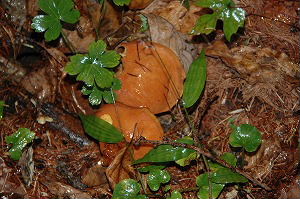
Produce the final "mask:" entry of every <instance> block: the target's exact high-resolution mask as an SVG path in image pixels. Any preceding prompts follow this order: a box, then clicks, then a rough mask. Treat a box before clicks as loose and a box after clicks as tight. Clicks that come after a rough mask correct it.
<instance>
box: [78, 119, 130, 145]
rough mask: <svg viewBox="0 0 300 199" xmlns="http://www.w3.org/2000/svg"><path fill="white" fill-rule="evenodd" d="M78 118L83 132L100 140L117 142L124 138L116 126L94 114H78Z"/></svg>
mask: <svg viewBox="0 0 300 199" xmlns="http://www.w3.org/2000/svg"><path fill="white" fill-rule="evenodd" d="M80 119H81V121H82V123H83V127H84V130H85V132H86V133H87V134H89V135H90V136H92V137H93V138H95V139H96V140H98V141H100V142H107V143H118V142H121V141H122V140H123V139H124V137H123V134H122V133H121V132H120V131H119V130H118V129H117V128H116V127H114V126H113V125H111V124H109V123H108V122H106V121H104V120H102V119H100V118H98V117H96V116H94V115H80Z"/></svg>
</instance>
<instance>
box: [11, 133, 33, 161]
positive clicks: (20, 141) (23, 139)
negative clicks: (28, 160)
mask: <svg viewBox="0 0 300 199" xmlns="http://www.w3.org/2000/svg"><path fill="white" fill-rule="evenodd" d="M34 138H35V133H34V132H32V131H30V130H29V129H27V128H19V129H18V130H17V131H16V132H15V133H14V134H12V135H11V136H6V137H5V141H6V143H7V144H12V145H13V146H12V147H11V148H10V150H9V154H10V156H11V158H12V159H13V160H19V159H20V157H21V155H22V150H23V148H24V147H25V146H26V145H27V144H28V143H30V142H32V140H33V139H34Z"/></svg>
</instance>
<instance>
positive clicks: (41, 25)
mask: <svg viewBox="0 0 300 199" xmlns="http://www.w3.org/2000/svg"><path fill="white" fill-rule="evenodd" d="M38 4H39V7H40V9H41V10H43V11H44V12H45V13H46V14H47V15H38V16H36V17H34V18H33V20H32V24H31V27H32V28H33V29H35V30H36V32H44V31H46V33H45V39H46V41H51V40H55V39H57V38H58V37H59V35H60V32H61V30H62V25H61V23H60V20H62V21H64V22H66V23H72V24H73V23H76V22H77V21H78V20H79V17H80V13H79V11H78V10H75V9H74V8H73V7H74V3H73V1H72V0H63V1H62V0H39V2H38Z"/></svg>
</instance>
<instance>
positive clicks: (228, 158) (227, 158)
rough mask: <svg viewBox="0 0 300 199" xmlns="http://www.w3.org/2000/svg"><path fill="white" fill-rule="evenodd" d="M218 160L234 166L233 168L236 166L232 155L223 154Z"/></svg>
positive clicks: (235, 160)
mask: <svg viewBox="0 0 300 199" xmlns="http://www.w3.org/2000/svg"><path fill="white" fill-rule="evenodd" d="M220 158H221V159H222V160H225V161H226V162H227V163H228V164H230V165H231V166H234V167H235V166H236V163H237V159H236V157H235V156H234V155H233V154H232V153H224V154H223V155H221V157H220Z"/></svg>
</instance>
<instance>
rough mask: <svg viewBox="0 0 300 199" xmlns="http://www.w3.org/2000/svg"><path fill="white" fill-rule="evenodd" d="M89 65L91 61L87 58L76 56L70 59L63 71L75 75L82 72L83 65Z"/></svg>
mask: <svg viewBox="0 0 300 199" xmlns="http://www.w3.org/2000/svg"><path fill="white" fill-rule="evenodd" d="M90 63H91V61H90V59H89V57H88V56H86V55H80V54H77V55H74V56H72V57H71V62H69V63H68V64H67V66H66V67H65V71H66V72H67V73H69V74H70V75H77V74H79V73H81V72H82V71H84V67H85V65H87V64H90Z"/></svg>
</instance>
